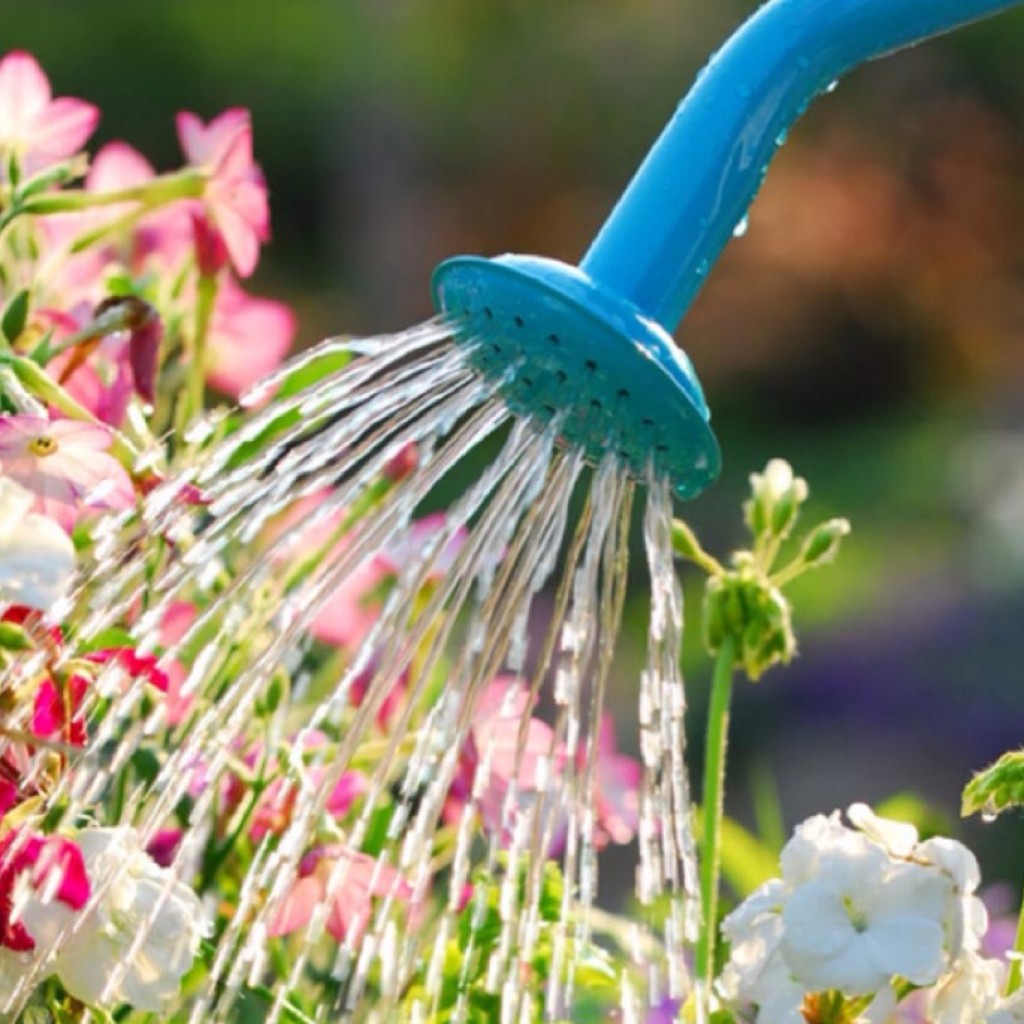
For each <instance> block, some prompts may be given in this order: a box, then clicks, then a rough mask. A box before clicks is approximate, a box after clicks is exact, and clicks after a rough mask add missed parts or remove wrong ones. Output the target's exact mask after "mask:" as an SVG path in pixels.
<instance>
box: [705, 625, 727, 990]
mask: <svg viewBox="0 0 1024 1024" xmlns="http://www.w3.org/2000/svg"><path fill="white" fill-rule="evenodd" d="M734 647H735V640H734V639H733V638H732V637H726V639H725V641H724V642H723V644H722V646H721V647H720V648H719V650H718V658H717V660H716V661H715V672H714V677H713V679H712V682H711V702H710V705H709V707H708V725H707V733H706V736H705V752H704V801H703V804H702V808H701V810H702V817H703V819H704V838H703V842H702V844H701V865H700V890H701V900H702V902H703V905H704V928H703V932H702V934H701V937H700V940H699V941H698V944H697V980H698V982H700V983H702V987H703V992H702V995H701V998H702V999H703V1000H705V1006H707V1000H708V999H709V997H710V993H711V984H712V982H713V980H714V972H715V939H716V936H717V933H718V884H719V877H720V875H721V870H722V817H723V807H724V794H725V761H726V746H727V740H728V735H729V704H730V702H731V699H732V676H733V661H734V660H735V656H734Z"/></svg>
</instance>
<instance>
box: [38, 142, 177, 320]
mask: <svg viewBox="0 0 1024 1024" xmlns="http://www.w3.org/2000/svg"><path fill="white" fill-rule="evenodd" d="M154 176H155V172H154V171H153V167H152V166H151V165H150V163H149V161H147V160H146V158H145V157H144V156H142V154H141V153H139V152H138V151H137V150H135V149H133V148H132V147H131V146H129V145H128V144H127V143H124V142H110V143H108V144H107V145H105V146H104V147H103V148H102V149H101V150H100V151H99V152H98V153H97V154H96V156H95V158H94V159H93V162H92V164H91V166H90V167H89V173H88V174H87V175H86V178H85V189H86V191H87V192H94V193H102V192H117V191H120V190H122V189H126V188H132V187H134V186H137V185H144V184H145V183H146V182H147V181H150V180H151V179H152V178H153V177H154ZM136 207H137V204H136V203H133V202H130V201H127V202H124V203H114V204H112V205H105V206H100V207H95V208H93V209H90V210H83V211H81V212H80V213H59V214H53V215H52V216H49V217H42V218H41V219H40V226H41V228H42V240H43V250H44V254H45V256H46V258H47V259H48V260H49V261H50V263H51V264H52V268H51V269H49V272H48V275H47V279H48V292H49V293H50V294H48V295H47V296H46V297H45V299H44V304H46V305H56V306H59V307H61V308H64V309H66V308H68V307H69V306H70V305H71V304H73V303H75V302H80V301H85V302H88V304H89V306H90V307H91V306H93V305H94V304H95V303H96V302H98V301H100V300H101V299H103V298H104V297H105V296H106V294H107V293H106V289H105V286H104V282H105V280H106V277H107V271H108V269H109V267H110V264H111V263H115V262H116V263H121V264H122V265H123V266H124V267H125V268H126V269H127V270H128V271H129V272H130V273H131V274H132V275H133V276H138V275H141V274H142V273H144V272H145V270H146V269H147V262H152V263H153V264H154V265H155V269H157V270H159V271H162V272H170V271H172V270H174V269H175V268H177V267H178V266H180V265H181V264H182V263H183V262H184V260H185V258H186V257H187V256H188V255H189V254H190V251H191V247H192V228H191V221H190V219H189V214H188V203H187V202H178V203H172V204H170V205H169V206H162V207H159V208H157V209H155V210H152V211H151V212H149V213H146V214H145V215H144V216H142V217H141V218H140V219H138V220H134V221H132V222H131V223H130V224H129V225H127V226H123V227H121V228H120V229H119V230H116V231H113V230H112V231H109V232H108V233H107V234H106V235H105V241H104V243H103V244H98V245H92V246H90V247H89V248H88V249H86V250H85V251H84V252H80V253H71V252H70V249H71V246H72V244H73V243H74V242H75V241H76V240H77V239H79V238H81V237H82V236H83V235H85V234H86V233H88V232H92V231H102V230H103V229H105V228H111V229H112V228H114V226H115V225H116V224H117V222H118V221H119V220H120V219H121V218H123V217H124V216H125V215H126V214H128V213H130V212H131V211H132V210H134V209H136Z"/></svg>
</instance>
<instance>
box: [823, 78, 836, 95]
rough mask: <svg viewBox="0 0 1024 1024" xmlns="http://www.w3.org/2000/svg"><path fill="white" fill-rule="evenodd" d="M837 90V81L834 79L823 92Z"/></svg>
mask: <svg viewBox="0 0 1024 1024" xmlns="http://www.w3.org/2000/svg"><path fill="white" fill-rule="evenodd" d="M838 88H839V79H838V78H834V79H833V80H832V81H831V82H829V83H828V85H826V86H825V92H827V93H829V92H835V91H836V89H838Z"/></svg>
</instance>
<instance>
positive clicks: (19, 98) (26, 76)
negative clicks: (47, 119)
mask: <svg viewBox="0 0 1024 1024" xmlns="http://www.w3.org/2000/svg"><path fill="white" fill-rule="evenodd" d="M50 96H51V93H50V80H49V79H48V78H47V77H46V74H45V72H44V71H43V69H42V68H41V67H40V66H39V62H38V61H37V60H36V59H35V57H33V56H32V55H31V54H29V53H25V51H24V50H12V51H11V52H10V53H9V54H7V56H6V57H4V58H3V60H0V133H2V134H3V136H4V137H8V133H9V132H10V131H11V129H12V128H14V129H15V130H16V126H20V125H22V124H24V123H25V121H26V120H27V119H29V118H31V117H32V116H33V115H34V114H36V113H37V112H38V111H40V110H43V109H44V108H45V107H46V105H47V104H48V103H49V102H50Z"/></svg>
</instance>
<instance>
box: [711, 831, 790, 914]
mask: <svg viewBox="0 0 1024 1024" xmlns="http://www.w3.org/2000/svg"><path fill="white" fill-rule="evenodd" d="M778 873H779V859H778V857H777V856H776V854H775V852H774V851H773V850H772V849H771V847H770V846H768V845H767V844H766V843H762V842H761V840H760V839H758V838H757V836H755V835H754V834H753V833H751V832H748V831H747V830H746V829H745V828H744V827H743V826H742V825H740V824H739V823H737V822H735V821H733V820H732V819H731V818H724V819H723V821H722V874H723V875H724V877H725V879H726V881H727V882H728V883H729V885H730V886H731V887H732V889H733V890H734V891H735V892H736V894H737V895H738V896H741V897H745V896H749V895H750V893H752V892H753V891H754V890H755V889H756V888H757V887H758V886H759V885H762V884H763V883H764V882H767V881H768V879H770V878H775V877H776V876H777V875H778Z"/></svg>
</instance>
